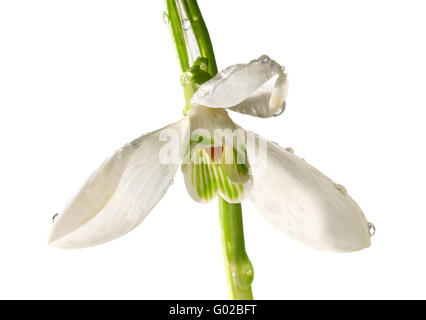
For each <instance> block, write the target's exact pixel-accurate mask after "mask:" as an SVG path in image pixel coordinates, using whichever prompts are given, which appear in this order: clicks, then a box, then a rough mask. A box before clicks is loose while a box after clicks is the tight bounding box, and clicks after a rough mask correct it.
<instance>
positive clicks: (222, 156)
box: [182, 107, 252, 203]
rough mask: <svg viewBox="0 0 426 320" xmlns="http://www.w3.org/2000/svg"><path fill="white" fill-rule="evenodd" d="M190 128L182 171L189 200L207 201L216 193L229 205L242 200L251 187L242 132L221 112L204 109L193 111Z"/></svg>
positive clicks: (197, 108)
mask: <svg viewBox="0 0 426 320" xmlns="http://www.w3.org/2000/svg"><path fill="white" fill-rule="evenodd" d="M190 125H191V136H190V140H191V141H190V142H189V143H188V147H187V150H186V154H185V156H184V160H183V164H182V172H183V174H184V178H185V184H186V187H187V189H188V192H189V194H190V195H191V197H192V198H193V199H194V200H196V201H198V202H208V201H211V200H213V199H214V198H215V197H216V195H217V194H218V193H219V194H220V195H221V196H222V197H223V198H224V199H225V200H226V201H228V202H231V203H239V202H241V201H242V200H244V198H246V197H247V196H248V194H249V192H250V190H251V185H252V179H251V176H250V175H249V164H248V161H247V154H246V151H245V141H244V133H243V132H242V131H241V129H238V127H237V126H236V125H235V124H234V123H233V122H232V120H231V119H230V118H229V117H228V115H227V113H226V112H224V111H223V110H214V109H209V108H204V107H196V108H194V109H193V111H192V112H191V115H190ZM239 130H240V131H239Z"/></svg>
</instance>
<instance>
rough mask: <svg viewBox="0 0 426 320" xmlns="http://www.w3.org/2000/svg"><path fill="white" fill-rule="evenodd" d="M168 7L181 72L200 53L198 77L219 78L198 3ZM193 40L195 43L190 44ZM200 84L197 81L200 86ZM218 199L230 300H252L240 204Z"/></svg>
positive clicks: (169, 0) (169, 2)
mask: <svg viewBox="0 0 426 320" xmlns="http://www.w3.org/2000/svg"><path fill="white" fill-rule="evenodd" d="M166 8H167V13H166V14H167V18H168V20H169V23H170V29H171V34H172V38H173V40H174V42H175V44H176V51H177V54H178V59H179V63H180V66H181V70H182V72H184V73H185V72H187V71H188V70H189V69H190V68H191V67H193V64H194V61H195V60H196V58H197V57H194V54H198V55H199V56H200V57H202V58H205V59H206V60H207V72H208V74H209V76H208V77H207V78H206V77H198V78H199V79H200V78H202V79H203V81H206V80H208V78H210V77H213V76H214V75H216V73H217V66H216V59H215V56H214V51H213V45H212V43H211V39H210V36H209V32H208V30H207V27H206V24H205V22H204V19H203V16H202V15H201V11H200V8H199V7H198V4H197V1H196V0H166ZM192 39H193V40H195V41H191V40H192ZM191 70H192V69H191ZM201 82H202V81H198V82H197V85H199V84H201ZM193 88H196V87H191V88H189V89H191V90H185V99H186V101H187V103H188V102H189V100H190V99H191V96H192V94H193V93H194V92H195V91H194V90H192V89H193ZM187 89H188V88H187ZM218 198H219V220H220V228H221V235H222V246H223V254H224V259H225V270H226V275H227V280H228V288H229V293H230V297H231V299H237V300H251V299H253V294H252V290H251V283H252V282H253V274H254V272H253V266H252V264H251V262H250V260H249V258H248V256H247V253H246V251H245V244H244V229H243V218H242V209H241V204H240V203H229V202H227V201H225V200H224V199H223V198H221V197H220V196H219V197H218Z"/></svg>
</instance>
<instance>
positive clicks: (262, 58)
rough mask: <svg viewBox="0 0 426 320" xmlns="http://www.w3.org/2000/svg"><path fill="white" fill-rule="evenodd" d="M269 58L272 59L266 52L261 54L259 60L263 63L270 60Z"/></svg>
mask: <svg viewBox="0 0 426 320" xmlns="http://www.w3.org/2000/svg"><path fill="white" fill-rule="evenodd" d="M269 60H271V58H269V57H268V56H267V55H266V54H264V55H263V56H261V57H260V58H259V61H260V62H261V63H266V62H268V61H269Z"/></svg>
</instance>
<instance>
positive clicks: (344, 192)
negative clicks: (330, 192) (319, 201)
mask: <svg viewBox="0 0 426 320" xmlns="http://www.w3.org/2000/svg"><path fill="white" fill-rule="evenodd" d="M334 186H335V187H336V189H337V190H338V191H339V192H340V193H341V194H343V195H344V196H346V195H347V194H348V191H347V190H346V188H345V187H344V186H342V185H341V184H337V183H336V184H335V185H334Z"/></svg>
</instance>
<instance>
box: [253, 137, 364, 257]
mask: <svg viewBox="0 0 426 320" xmlns="http://www.w3.org/2000/svg"><path fill="white" fill-rule="evenodd" d="M259 139H262V138H260V137H259ZM262 141H263V142H266V141H265V140H264V139H263V140H262ZM266 143H267V146H268V153H267V165H266V167H263V168H259V167H258V168H257V171H258V172H257V173H256V172H254V177H253V183H254V185H253V191H252V194H251V196H250V199H251V200H252V202H253V203H254V205H255V207H256V208H257V209H258V210H259V211H260V212H261V213H262V214H263V215H264V216H265V217H266V218H267V220H269V221H270V222H271V223H272V224H273V225H274V226H275V227H276V228H278V229H279V230H280V231H283V232H284V233H286V234H287V235H289V236H290V237H292V238H294V239H296V240H299V241H301V242H303V243H304V244H306V245H308V246H310V247H312V248H315V249H319V250H325V251H339V252H349V251H357V250H361V249H364V248H367V247H369V246H370V238H371V236H370V233H369V223H368V222H367V220H366V218H365V216H364V214H363V213H362V211H361V209H360V208H359V206H358V205H357V203H356V202H355V201H354V200H353V199H352V198H351V197H350V196H349V195H348V194H347V192H346V190H345V189H344V187H342V186H341V185H337V184H335V183H334V182H333V181H332V180H331V179H329V178H328V177H326V176H325V175H323V174H322V173H321V172H319V171H318V170H317V169H315V168H313V167H312V166H310V165H309V164H307V163H306V162H305V161H304V160H303V159H300V158H298V157H297V156H295V155H293V154H292V152H289V151H287V150H286V149H283V148H281V147H279V146H278V145H276V144H274V143H271V142H266ZM248 153H249V160H250V156H251V155H253V150H248ZM250 161H251V160H250ZM261 171H263V173H261Z"/></svg>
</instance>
